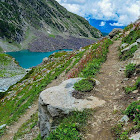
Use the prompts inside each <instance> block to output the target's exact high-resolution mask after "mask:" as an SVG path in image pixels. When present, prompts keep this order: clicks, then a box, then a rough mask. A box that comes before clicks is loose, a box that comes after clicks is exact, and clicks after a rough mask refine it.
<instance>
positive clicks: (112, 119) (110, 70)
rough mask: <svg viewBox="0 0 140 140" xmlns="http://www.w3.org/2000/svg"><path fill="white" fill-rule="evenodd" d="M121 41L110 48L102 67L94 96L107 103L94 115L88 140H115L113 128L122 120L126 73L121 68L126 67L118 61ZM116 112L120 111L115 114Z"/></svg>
mask: <svg viewBox="0 0 140 140" xmlns="http://www.w3.org/2000/svg"><path fill="white" fill-rule="evenodd" d="M120 42H121V41H115V42H114V44H113V45H111V46H110V47H109V54H108V58H107V61H106V62H105V63H104V64H103V65H102V68H101V71H100V73H99V74H98V75H97V78H96V79H97V80H99V81H100V83H101V84H100V85H98V86H97V87H96V89H95V90H96V91H94V92H95V93H93V94H94V96H95V97H99V98H100V99H103V100H105V101H106V103H105V104H104V106H103V107H100V108H97V109H96V112H95V113H94V118H93V120H92V122H90V123H91V124H92V125H91V128H90V132H89V134H88V135H87V138H86V139H87V140H114V138H113V137H112V134H111V131H110V130H111V127H112V126H113V125H114V124H115V123H116V122H117V121H118V120H119V119H120V117H121V113H120V109H124V107H125V106H126V105H125V101H122V102H121V101H120V100H122V97H123V96H124V93H123V90H122V87H123V86H124V83H122V81H123V79H124V78H125V77H124V73H123V72H120V68H121V67H124V64H123V62H120V61H119V60H118V46H119V45H120ZM115 110H118V112H117V111H116V112H117V113H115Z"/></svg>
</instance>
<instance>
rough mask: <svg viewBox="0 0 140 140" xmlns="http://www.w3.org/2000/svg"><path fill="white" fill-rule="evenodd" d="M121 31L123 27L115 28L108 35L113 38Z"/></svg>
mask: <svg viewBox="0 0 140 140" xmlns="http://www.w3.org/2000/svg"><path fill="white" fill-rule="evenodd" d="M122 32H123V29H120V28H115V29H113V30H112V31H111V32H110V33H109V37H110V38H113V37H114V36H116V35H117V34H119V33H122Z"/></svg>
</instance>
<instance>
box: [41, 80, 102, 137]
mask: <svg viewBox="0 0 140 140" xmlns="http://www.w3.org/2000/svg"><path fill="white" fill-rule="evenodd" d="M79 80H81V78H73V79H69V80H66V81H64V82H62V83H61V84H60V85H59V86H55V87H51V88H48V89H46V90H44V91H43V92H42V93H41V94H40V97H39V127H40V132H41V136H42V137H47V136H48V134H49V133H50V132H51V131H53V130H54V129H56V127H57V126H58V124H59V120H60V119H63V118H64V117H65V116H66V115H68V114H69V113H70V112H71V111H74V110H79V111H81V110H83V109H85V108H95V107H97V106H101V105H103V104H104V103H105V101H104V100H100V99H98V98H96V97H93V96H89V97H87V98H85V99H76V98H75V97H73V96H72V93H73V91H74V88H73V86H74V84H75V83H76V82H78V81H79Z"/></svg>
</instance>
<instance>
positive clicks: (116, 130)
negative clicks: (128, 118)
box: [111, 123, 123, 138]
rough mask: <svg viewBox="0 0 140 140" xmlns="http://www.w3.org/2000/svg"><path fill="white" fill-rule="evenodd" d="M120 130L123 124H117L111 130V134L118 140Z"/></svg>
mask: <svg viewBox="0 0 140 140" xmlns="http://www.w3.org/2000/svg"><path fill="white" fill-rule="evenodd" d="M122 130H123V124H122V123H119V124H117V125H115V126H114V127H113V128H112V129H111V132H112V134H113V136H114V137H116V138H119V137H120V135H121V133H122Z"/></svg>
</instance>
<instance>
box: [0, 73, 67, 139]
mask: <svg viewBox="0 0 140 140" xmlns="http://www.w3.org/2000/svg"><path fill="white" fill-rule="evenodd" d="M64 79H65V72H63V73H62V74H61V75H60V76H59V77H58V78H57V79H55V80H53V81H52V83H50V84H49V85H48V86H47V87H46V88H49V87H52V86H57V85H59V84H60V83H61V82H62V81H63V80H64ZM37 109H38V100H37V101H35V102H34V103H33V105H32V106H31V108H29V109H28V110H27V111H26V113H25V114H24V115H23V116H21V118H19V120H18V122H15V123H14V124H13V125H11V126H9V128H8V129H7V133H6V134H5V135H4V136H2V137H1V140H13V138H14V135H15V134H16V132H17V131H18V129H19V128H20V127H21V126H22V124H23V123H25V122H26V121H27V120H29V119H30V118H31V116H32V115H33V114H34V113H36V111H37ZM33 138H34V136H32V135H31V136H30V138H29V139H30V140H31V139H33Z"/></svg>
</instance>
